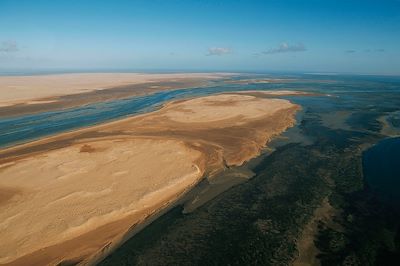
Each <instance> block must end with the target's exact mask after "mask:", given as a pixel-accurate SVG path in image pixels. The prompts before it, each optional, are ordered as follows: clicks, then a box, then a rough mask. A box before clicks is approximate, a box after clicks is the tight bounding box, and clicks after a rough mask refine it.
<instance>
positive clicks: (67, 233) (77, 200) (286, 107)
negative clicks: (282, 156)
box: [0, 93, 300, 265]
mask: <svg viewBox="0 0 400 266" xmlns="http://www.w3.org/2000/svg"><path fill="white" fill-rule="evenodd" d="M299 108H300V107H299V106H297V105H295V104H292V103H291V102H289V101H287V100H283V99H266V98H259V97H255V96H251V95H246V94H244V93H241V94H236V93H230V94H221V95H215V96H206V97H201V98H194V99H188V100H178V101H174V102H170V103H168V104H166V105H165V106H164V107H162V108H161V109H160V110H158V111H154V112H151V113H147V114H143V115H138V116H134V117H130V118H126V119H123V120H119V121H115V122H111V123H107V124H103V125H99V126H94V127H90V128H86V129H81V130H76V131H73V132H69V133H63V134H59V135H56V136H52V137H49V138H46V139H42V140H38V141H34V142H31V143H28V144H24V145H20V146H16V147H12V148H8V149H4V150H3V151H1V152H0V191H1V192H2V193H1V194H2V197H1V198H0V221H1V222H0V234H1V235H2V239H3V241H1V243H0V264H4V265H27V264H30V265H53V264H58V263H61V262H64V263H66V262H74V263H76V262H80V263H82V264H91V263H92V262H93V261H95V260H96V259H98V258H101V257H102V256H104V255H105V254H107V253H108V252H109V251H110V249H112V248H110V247H115V246H118V245H119V244H120V242H121V241H122V240H123V239H124V236H126V235H129V234H130V233H131V232H132V230H134V229H135V227H137V226H138V225H140V224H141V223H142V222H143V221H145V219H147V218H148V217H149V216H151V215H153V216H154V214H155V213H157V212H158V211H160V210H162V209H165V208H166V206H168V205H169V204H172V203H174V202H175V201H176V200H177V199H178V198H179V197H180V196H181V195H182V194H184V193H185V192H186V191H188V190H189V189H190V188H192V187H193V186H194V185H195V184H197V183H198V182H199V181H200V180H201V179H202V178H204V177H207V178H210V179H212V177H213V175H215V174H216V173H218V172H220V171H222V170H223V169H225V168H226V167H229V166H236V165H241V164H243V162H245V161H248V160H249V159H251V158H253V157H255V156H257V155H258V154H259V153H260V152H261V150H262V148H263V147H264V146H265V144H266V143H267V142H268V141H269V140H270V139H271V138H272V137H274V136H276V135H278V134H280V133H282V132H283V131H284V130H286V129H287V128H288V127H290V126H292V125H293V124H294V121H295V120H294V115H295V113H296V112H297V110H299Z"/></svg>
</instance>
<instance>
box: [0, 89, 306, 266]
mask: <svg viewBox="0 0 400 266" xmlns="http://www.w3.org/2000/svg"><path fill="white" fill-rule="evenodd" d="M249 101H250V102H251V103H252V104H248V103H249ZM265 101H266V102H268V103H269V105H270V106H269V107H268V108H267V109H265V110H262V111H261V112H260V111H259V110H256V109H257V108H259V107H261V106H265V103H266V102H265ZM232 104H233V106H235V105H238V106H239V108H238V106H236V107H235V108H234V109H238V110H237V111H236V113H233V114H232V112H233V110H232V109H231V108H229V106H232ZM246 106H249V107H246ZM271 106H272V107H271ZM282 106H283V107H282ZM207 108H208V109H207ZM271 108H272V109H271ZM274 108H275V109H274ZM188 109H189V110H188ZM298 109H299V107H298V106H297V105H293V104H291V103H290V102H288V101H286V100H278V99H261V98H257V97H253V96H248V95H239V94H234V93H232V94H228V95H226V94H225V95H217V96H207V97H201V98H195V99H189V100H179V101H174V102H170V103H168V104H166V105H164V106H163V107H162V108H161V109H160V110H158V111H155V112H151V113H148V114H143V115H140V116H135V117H130V118H126V119H122V120H118V121H114V122H111V123H107V124H102V125H98V126H95V127H90V128H85V129H80V130H77V131H74V132H68V133H64V134H60V135H56V136H52V137H50V138H46V139H44V140H39V141H36V142H34V143H28V144H23V145H20V146H17V147H13V148H9V149H6V151H2V152H1V155H2V157H3V159H2V160H0V163H1V164H3V167H2V168H0V169H1V170H3V171H5V170H10V169H12V168H13V167H14V165H18V164H19V161H24V158H35V157H37V156H40V155H41V154H42V153H44V154H46V153H47V154H49V153H51V152H57V151H58V150H61V151H62V152H66V151H68V149H69V148H70V147H74V146H77V145H78V146H79V147H80V149H82V147H84V146H85V145H89V147H86V148H85V149H86V150H87V151H88V153H90V152H91V151H90V150H91V148H94V150H95V151H96V149H98V148H99V147H96V145H97V144H96V142H102V141H103V142H104V141H109V140H110V139H114V140H115V139H121V140H122V142H123V143H124V141H125V142H126V140H129V139H134V141H142V140H150V142H151V141H179V142H182V143H184V145H185V146H186V147H188V148H189V149H190V150H194V151H195V152H197V153H200V154H202V158H201V160H200V161H199V160H197V159H196V165H197V166H198V167H199V169H200V173H199V175H198V176H197V177H196V178H195V179H194V181H193V182H191V183H190V184H189V185H186V186H185V188H184V189H183V190H180V191H177V192H176V193H178V194H174V195H175V196H172V197H171V198H169V200H164V201H163V202H164V204H162V205H161V206H159V205H158V206H159V208H153V209H152V211H151V212H150V214H149V215H150V217H153V216H155V217H157V216H158V215H157V213H159V212H160V209H161V210H164V209H165V204H167V205H168V206H173V204H174V202H176V201H177V200H178V199H179V198H180V196H181V195H182V194H184V193H186V192H187V191H189V190H190V188H192V187H193V186H194V185H195V184H197V183H198V182H199V181H200V180H201V179H202V178H203V177H204V176H207V177H210V176H213V175H215V174H216V173H218V172H219V171H221V170H222V169H224V168H226V167H227V166H233V165H241V164H242V163H243V162H244V161H247V160H249V159H250V158H253V157H254V156H257V155H258V154H259V152H260V150H261V148H262V147H263V146H264V145H265V144H266V143H267V142H268V141H269V140H270V139H271V138H272V137H274V136H275V135H279V134H280V133H281V132H283V131H284V130H285V129H286V128H287V127H290V126H291V125H293V123H294V114H295V113H296V112H297V110H298ZM204 110H209V112H204ZM216 110H217V111H216ZM188 112H189V113H188ZM204 113H205V114H206V117H204ZM188 114H190V115H189V116H188ZM238 115H239V116H238ZM243 116H244V117H243ZM277 119H278V120H279V121H280V122H276V121H277ZM155 125H156V126H155ZM177 128H179V129H180V130H177ZM206 132H207V133H206ZM204 135H206V136H207V137H205V138H204V137H202V136H204ZM239 136H240V138H239ZM124 139H125V140H124ZM88 143H89V144H88ZM90 143H94V144H90ZM82 145H83V146H82ZM124 145H125V144H124ZM135 145H136V144H135ZM91 146H93V147H91ZM106 146H107V145H106ZM108 146H109V145H108ZM156 146H157V145H156ZM65 149H67V150H65ZM98 150H99V151H101V149H98ZM239 151H241V152H239ZM151 153H154V152H151ZM237 154H240V156H238V155H237ZM50 155H51V154H50ZM50 155H47V156H50ZM56 157H57V156H56ZM0 174H1V172H0ZM155 213H156V214H155ZM149 215H145V217H147V218H148V216H149ZM145 220H146V219H144V218H143V217H142V219H139V220H138V221H142V222H143V221H145ZM138 221H136V222H134V221H132V220H131V221H130V222H129V224H130V226H129V228H131V225H132V224H141V223H140V222H138ZM144 223H145V224H146V222H144ZM135 230H136V229H133V231H132V232H133V233H134V232H135ZM92 231H93V230H91V231H88V232H92ZM121 234H122V235H121ZM81 235H82V234H81ZM117 235H118V236H114V237H113V238H112V239H115V238H117V239H119V240H118V241H115V240H114V241H111V243H113V244H110V243H109V242H110V240H109V241H106V243H109V244H105V246H103V247H102V248H101V249H100V253H98V252H95V254H97V255H91V256H89V257H91V258H93V260H98V259H99V258H101V257H102V256H105V255H106V254H105V253H102V251H104V250H108V249H109V248H111V247H116V246H118V245H119V244H118V243H120V242H123V240H124V239H125V238H124V235H126V231H125V233H124V232H119V233H118V234H117ZM127 238H129V237H126V239H127ZM60 243H62V242H60ZM103 245H104V244H103ZM42 251H43V249H42ZM45 253H46V252H45ZM89 253H90V254H92V252H89ZM28 254H31V255H33V254H34V253H27V254H26V255H28ZM102 254H104V255H102ZM107 254H108V253H107ZM69 255H70V256H72V254H69ZM35 256H36V255H34V257H35ZM38 256H39V255H38ZM80 256H83V255H82V254H81V255H80ZM80 256H79V255H78V254H75V255H74V256H72V258H70V257H68V258H62V259H61V261H64V260H68V259H73V258H78V257H79V259H80V260H81V259H82V260H83V261H87V260H88V261H91V259H88V256H84V257H85V258H81V257H80ZM92 256H94V257H92ZM23 257H24V256H22V257H20V258H23ZM28 257H29V255H28ZM28 257H26V258H27V259H28ZM39 257H41V256H39ZM32 258H33V257H30V258H29V259H32ZM57 259H58V262H60V258H57ZM10 262H12V261H10ZM15 262H17V261H15ZM88 263H89V262H88Z"/></svg>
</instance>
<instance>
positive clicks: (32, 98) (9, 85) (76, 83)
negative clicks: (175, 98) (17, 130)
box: [0, 73, 232, 117]
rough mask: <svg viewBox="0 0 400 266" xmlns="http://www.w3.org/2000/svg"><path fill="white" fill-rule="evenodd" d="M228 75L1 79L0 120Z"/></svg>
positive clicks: (99, 75) (198, 84)
mask: <svg viewBox="0 0 400 266" xmlns="http://www.w3.org/2000/svg"><path fill="white" fill-rule="evenodd" d="M231 75H232V74H228V73H169V74H151V73H79V74H54V75H33V76H0V117H1V116H7V115H20V114H26V113H34V112H42V111H50V110H55V109H60V108H68V107H75V106H79V105H84V104H88V103H93V102H104V101H109V100H115V99H122V98H127V97H132V96H137V95H144V94H149V93H154V92H157V91H163V90H172V89H179V88H188V87H196V86H204V85H206V84H208V82H210V81H214V80H219V79H223V78H226V77H229V76H231Z"/></svg>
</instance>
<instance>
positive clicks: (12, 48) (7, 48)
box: [0, 41, 19, 53]
mask: <svg viewBox="0 0 400 266" xmlns="http://www.w3.org/2000/svg"><path fill="white" fill-rule="evenodd" d="M18 50H19V49H18V45H17V42H16V41H4V42H2V43H0V52H3V53H13V52H18Z"/></svg>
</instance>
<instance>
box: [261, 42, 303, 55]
mask: <svg viewBox="0 0 400 266" xmlns="http://www.w3.org/2000/svg"><path fill="white" fill-rule="evenodd" d="M304 51H307V49H306V47H305V46H304V44H302V43H298V44H287V43H286V42H283V43H281V44H280V45H279V47H277V48H271V49H269V50H267V51H263V52H261V53H262V54H279V53H291V52H304Z"/></svg>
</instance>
